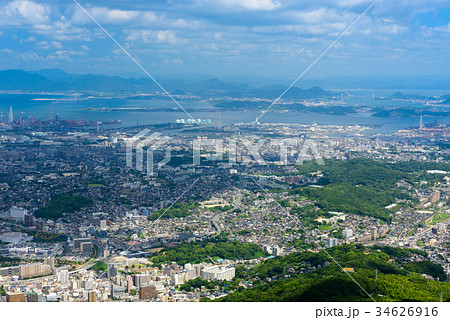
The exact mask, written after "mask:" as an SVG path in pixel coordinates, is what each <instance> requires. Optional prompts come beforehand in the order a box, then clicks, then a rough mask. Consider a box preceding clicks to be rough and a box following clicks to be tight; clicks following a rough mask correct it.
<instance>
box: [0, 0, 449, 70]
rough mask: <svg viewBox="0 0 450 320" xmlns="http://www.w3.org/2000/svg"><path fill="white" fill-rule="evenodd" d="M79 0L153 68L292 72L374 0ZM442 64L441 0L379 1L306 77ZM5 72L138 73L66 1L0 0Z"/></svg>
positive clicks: (0, 60)
mask: <svg viewBox="0 0 450 320" xmlns="http://www.w3.org/2000/svg"><path fill="white" fill-rule="evenodd" d="M78 1H79V3H80V4H81V5H82V6H84V7H85V8H86V10H88V11H89V12H90V13H91V14H92V15H93V16H94V17H95V18H96V19H97V20H98V21H99V22H100V23H101V24H102V25H103V26H104V27H105V29H107V30H108V31H109V32H110V33H111V34H112V35H113V36H114V37H115V38H116V39H117V41H118V42H119V43H121V44H122V45H123V46H124V47H125V48H127V50H129V51H130V53H131V54H132V55H133V56H135V57H136V59H137V60H138V61H139V62H140V63H141V64H142V65H143V66H144V67H145V68H146V69H147V70H148V71H149V72H150V73H153V74H178V73H202V74H210V75H214V76H220V75H226V74H244V73H249V74H258V75H265V76H267V77H268V78H271V77H280V76H281V77H286V78H292V77H296V76H298V75H299V74H300V73H302V72H303V71H304V70H305V68H306V67H308V65H309V64H310V63H311V62H312V61H313V60H314V59H315V58H316V57H317V56H318V55H320V54H321V53H322V52H323V50H325V49H326V48H327V47H328V45H329V44H330V43H331V42H333V41H334V39H336V37H337V36H339V34H340V33H342V32H343V31H344V30H345V29H346V28H347V26H348V25H350V24H351V23H352V22H353V21H354V20H355V19H356V18H357V17H358V16H359V14H360V13H362V12H363V11H364V10H365V9H366V8H367V7H368V6H369V5H370V4H371V3H372V1H373V0H371V1H366V0H333V1H325V0H315V1H311V0H307V1H305V0H182V1H162V0H151V1H142V0H120V1H118V0H108V1H106V0H97V1H90V0H78ZM449 61H450V2H449V1H448V0H433V1H426V0H409V1H407V0H396V1H393V0H379V2H378V3H377V4H376V5H375V6H374V7H373V8H372V9H371V10H370V11H369V12H368V13H367V14H366V15H365V16H364V17H363V18H362V19H361V20H360V21H358V23H357V24H356V25H355V26H354V28H352V29H351V30H350V31H349V32H348V33H347V34H346V35H345V36H344V37H343V38H342V39H341V40H340V41H339V43H338V44H337V45H336V46H334V47H333V48H332V49H331V50H330V51H329V52H328V53H327V55H326V56H324V57H323V58H322V59H321V60H320V62H319V63H318V64H317V65H315V66H314V67H313V68H312V69H311V71H310V72H309V73H308V76H307V77H309V78H324V77H327V76H348V75H371V74H388V75H448V74H450V63H449ZM12 68H15V69H16V68H17V69H25V70H37V69H43V68H61V69H63V70H65V71H68V72H74V73H103V74H126V73H139V72H140V71H139V69H138V68H137V66H136V65H135V64H134V63H133V62H132V61H131V60H130V59H129V58H128V57H127V56H126V55H125V54H124V53H123V52H122V51H121V50H120V49H119V48H118V47H117V45H115V44H114V42H113V41H112V40H111V39H109V38H108V37H107V36H106V35H105V34H104V33H103V31H101V30H100V29H99V28H98V27H97V26H96V25H95V24H94V23H93V22H92V20H91V19H90V18H89V17H88V16H87V15H86V14H85V13H84V12H83V11H82V10H81V9H80V8H79V7H78V6H77V5H76V4H75V3H74V2H73V0H64V1H63V0H43V1H36V2H33V1H26V0H13V1H10V0H0V69H12ZM141 74H142V73H141Z"/></svg>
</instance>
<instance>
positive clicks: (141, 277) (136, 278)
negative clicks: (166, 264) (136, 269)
mask: <svg viewBox="0 0 450 320" xmlns="http://www.w3.org/2000/svg"><path fill="white" fill-rule="evenodd" d="M132 277H133V283H134V286H135V287H137V288H140V287H142V286H144V285H146V284H148V283H149V282H150V280H151V276H150V275H149V274H133V276H132Z"/></svg>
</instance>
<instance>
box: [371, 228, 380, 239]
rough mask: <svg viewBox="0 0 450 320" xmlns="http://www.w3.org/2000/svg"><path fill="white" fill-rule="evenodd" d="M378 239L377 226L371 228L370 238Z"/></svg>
mask: <svg viewBox="0 0 450 320" xmlns="http://www.w3.org/2000/svg"><path fill="white" fill-rule="evenodd" d="M377 239H378V229H377V228H376V227H372V228H370V240H372V241H374V240H377Z"/></svg>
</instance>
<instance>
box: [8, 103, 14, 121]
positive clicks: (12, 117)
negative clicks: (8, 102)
mask: <svg viewBox="0 0 450 320" xmlns="http://www.w3.org/2000/svg"><path fill="white" fill-rule="evenodd" d="M13 122H14V116H13V109H12V106H10V107H9V123H10V124H12V123H13Z"/></svg>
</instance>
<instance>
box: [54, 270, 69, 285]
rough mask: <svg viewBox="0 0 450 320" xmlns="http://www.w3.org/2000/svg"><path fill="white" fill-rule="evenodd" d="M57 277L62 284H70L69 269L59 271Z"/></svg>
mask: <svg viewBox="0 0 450 320" xmlns="http://www.w3.org/2000/svg"><path fill="white" fill-rule="evenodd" d="M56 278H57V279H58V280H59V282H60V283H61V284H69V270H60V271H58V273H57V275H56Z"/></svg>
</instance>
